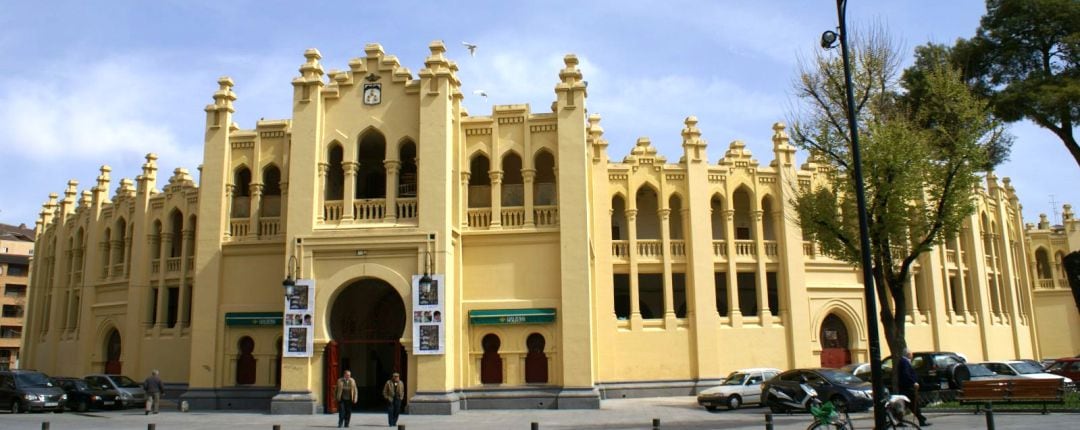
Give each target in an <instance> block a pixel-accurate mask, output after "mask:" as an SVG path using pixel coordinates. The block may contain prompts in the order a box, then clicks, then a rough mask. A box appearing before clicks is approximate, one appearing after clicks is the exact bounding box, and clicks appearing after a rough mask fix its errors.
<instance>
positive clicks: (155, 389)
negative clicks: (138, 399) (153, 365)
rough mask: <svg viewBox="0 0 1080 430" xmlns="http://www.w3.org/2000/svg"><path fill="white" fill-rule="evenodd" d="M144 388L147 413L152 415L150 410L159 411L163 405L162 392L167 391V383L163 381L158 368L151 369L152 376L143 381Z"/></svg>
mask: <svg viewBox="0 0 1080 430" xmlns="http://www.w3.org/2000/svg"><path fill="white" fill-rule="evenodd" d="M143 390H146V415H150V412H153V413H155V414H156V413H158V410H159V409H160V406H161V394H162V393H164V392H165V383H163V382H161V372H158V370H157V369H154V370H152V371H150V376H148V377H147V378H146V380H145V381H143Z"/></svg>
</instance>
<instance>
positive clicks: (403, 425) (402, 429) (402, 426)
mask: <svg viewBox="0 0 1080 430" xmlns="http://www.w3.org/2000/svg"><path fill="white" fill-rule="evenodd" d="M397 430H405V424H398V425H397Z"/></svg>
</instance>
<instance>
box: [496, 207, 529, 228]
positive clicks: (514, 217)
mask: <svg viewBox="0 0 1080 430" xmlns="http://www.w3.org/2000/svg"><path fill="white" fill-rule="evenodd" d="M500 220H501V221H502V225H503V227H520V226H523V225H525V208H523V207H520V206H518V207H509V208H502V218H500Z"/></svg>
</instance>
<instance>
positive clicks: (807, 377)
mask: <svg viewBox="0 0 1080 430" xmlns="http://www.w3.org/2000/svg"><path fill="white" fill-rule="evenodd" d="M803 382H805V383H806V384H807V385H809V386H810V387H812V388H814V390H815V391H817V395H818V398H819V399H821V401H830V402H832V403H833V404H834V405H836V406H837V408H838V409H843V410H848V411H863V410H866V409H869V408H870V407H871V406H873V394H872V391H871V387H870V383H869V382H865V381H863V380H861V379H859V378H856V377H855V376H854V375H852V374H850V373H847V372H843V371H840V370H837V369H794V370H789V371H787V372H784V373H781V374H780V375H779V376H777V377H775V378H772V379H770V380H768V381H765V384H764V385H762V386H761V393H762V394H761V395H762V397H763V398H764V401H763V402H762V403H763V404H765V405H767V406H769V408H770V409H773V410H775V411H778V412H779V411H783V410H787V409H791V408H790V407H789V406H787V405H784V404H782V403H781V402H780V401H779V399H777V398H775V397H774V396H773V394H772V393H770V392H769V390H770V389H775V390H776V391H779V392H782V393H784V394H785V395H787V396H789V397H791V398H799V397H802V395H801V394H799V393H801V392H802V388H801V387H800V386H799V385H800V384H802V383H803Z"/></svg>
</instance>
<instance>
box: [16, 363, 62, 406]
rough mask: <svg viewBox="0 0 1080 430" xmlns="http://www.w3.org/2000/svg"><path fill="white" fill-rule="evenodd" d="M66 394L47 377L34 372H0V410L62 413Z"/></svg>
mask: <svg viewBox="0 0 1080 430" xmlns="http://www.w3.org/2000/svg"><path fill="white" fill-rule="evenodd" d="M66 400H67V394H64V390H61V389H60V387H57V386H56V384H54V383H53V381H52V380H51V379H49V376H48V375H46V374H44V373H41V372H38V371H35V370H5V371H0V409H4V410H7V411H10V412H11V413H13V414H17V413H19V412H24V411H53V412H56V413H60V412H64V401H66Z"/></svg>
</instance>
